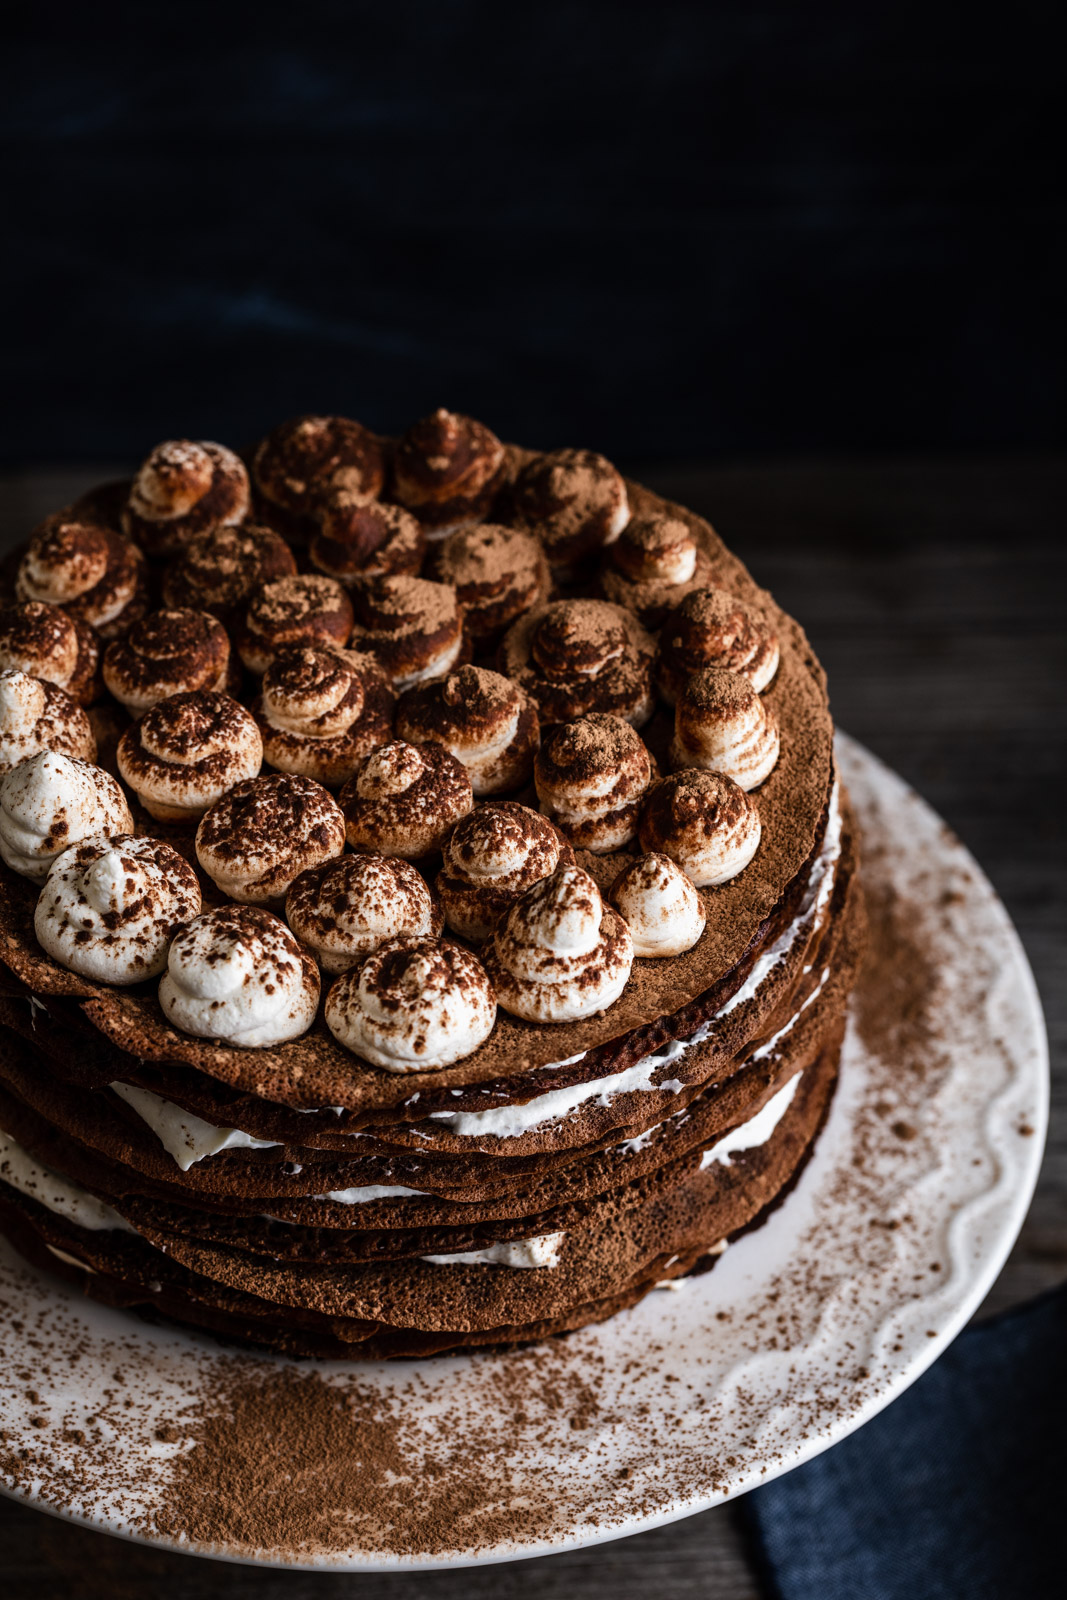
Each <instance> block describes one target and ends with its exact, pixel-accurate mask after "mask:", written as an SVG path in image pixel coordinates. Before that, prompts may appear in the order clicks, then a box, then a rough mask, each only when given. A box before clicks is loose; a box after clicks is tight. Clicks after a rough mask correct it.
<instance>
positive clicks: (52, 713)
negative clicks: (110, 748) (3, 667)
mask: <svg viewBox="0 0 1067 1600" xmlns="http://www.w3.org/2000/svg"><path fill="white" fill-rule="evenodd" d="M42 750H56V751H58V752H59V754H60V755H64V756H74V757H76V758H77V759H78V760H80V761H95V760H96V740H95V738H94V737H93V730H92V727H91V725H90V723H89V718H88V717H87V716H86V715H85V712H84V711H83V710H82V708H81V706H79V705H77V704H75V702H74V701H73V700H72V699H71V697H70V695H69V694H67V693H66V691H65V690H64V689H57V688H56V686H55V684H54V683H42V681H41V679H40V678H31V677H30V676H29V674H28V673H25V672H0V772H7V771H9V769H10V768H11V767H17V766H18V764H19V762H20V761H28V760H29V759H30V757H31V756H35V755H37V754H38V753H39V752H40V751H42Z"/></svg>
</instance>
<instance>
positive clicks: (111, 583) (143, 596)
mask: <svg viewBox="0 0 1067 1600" xmlns="http://www.w3.org/2000/svg"><path fill="white" fill-rule="evenodd" d="M15 593H16V595H17V596H18V598H19V599H20V600H42V601H45V602H46V603H47V604H49V605H54V606H62V608H63V610H64V611H66V612H67V613H68V615H69V616H71V617H73V618H74V619H75V620H76V621H78V622H84V623H87V624H88V626H89V627H90V628H95V629H96V631H97V633H98V634H99V635H100V637H101V638H102V639H117V638H118V636H119V635H120V634H121V633H125V631H126V629H127V628H129V627H130V626H131V624H132V623H134V622H136V621H137V619H138V617H143V616H144V614H145V612H146V611H147V609H148V578H147V568H146V566H145V559H144V556H143V555H142V554H141V552H140V550H138V548H137V546H136V545H134V544H131V543H130V541H129V540H128V539H124V538H123V537H122V535H121V534H120V533H115V532H114V531H113V530H112V529H111V528H103V527H97V526H95V525H94V524H92V523H88V522H77V521H73V520H71V519H70V518H69V517H67V516H65V515H64V513H63V512H61V511H60V512H57V513H56V515H55V516H53V517H48V518H46V520H45V521H44V522H42V523H41V524H40V525H39V526H38V527H37V528H35V529H34V531H33V533H32V534H31V535H30V542H29V547H28V548H27V550H26V554H25V555H24V556H23V558H22V562H21V564H20V566H19V570H18V576H17V577H16V579H15Z"/></svg>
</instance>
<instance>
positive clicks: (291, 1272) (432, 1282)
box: [0, 1021, 842, 1359]
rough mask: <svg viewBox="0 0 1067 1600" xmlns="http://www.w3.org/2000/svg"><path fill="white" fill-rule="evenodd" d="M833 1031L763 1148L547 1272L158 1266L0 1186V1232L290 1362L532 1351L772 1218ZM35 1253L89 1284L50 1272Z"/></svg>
mask: <svg viewBox="0 0 1067 1600" xmlns="http://www.w3.org/2000/svg"><path fill="white" fill-rule="evenodd" d="M841 1027H842V1024H841V1023H840V1021H839V1023H838V1027H837V1032H836V1035H835V1036H834V1037H833V1038H832V1039H830V1040H828V1041H827V1043H826V1045H825V1047H824V1049H823V1051H822V1053H821V1054H820V1056H819V1058H818V1060H817V1061H816V1063H815V1064H814V1065H813V1066H812V1067H811V1068H809V1069H808V1070H807V1071H806V1072H805V1073H804V1074H803V1075H802V1076H801V1078H800V1080H799V1083H798V1088H797V1091H796V1093H795V1094H794V1097H793V1100H792V1102H791V1104H790V1106H789V1108H788V1110H787V1112H786V1113H785V1115H784V1116H783V1117H782V1119H781V1121H780V1122H779V1124H778V1126H777V1128H776V1129H775V1132H774V1134H773V1135H772V1137H771V1138H770V1139H769V1140H768V1141H767V1142H766V1143H765V1144H763V1145H761V1146H760V1147H758V1148H757V1149H755V1150H752V1151H748V1152H744V1153H742V1154H738V1155H736V1156H735V1157H734V1158H733V1161H732V1164H731V1165H730V1166H728V1167H727V1166H720V1165H718V1164H712V1165H709V1166H708V1167H707V1168H706V1169H704V1170H701V1168H700V1157H699V1154H698V1153H696V1152H694V1153H693V1155H692V1157H691V1161H692V1168H691V1170H690V1172H689V1173H688V1175H687V1176H685V1177H683V1178H682V1179H681V1180H680V1181H679V1182H678V1183H677V1184H676V1185H675V1186H674V1187H673V1188H671V1189H670V1190H668V1191H665V1192H663V1193H658V1194H655V1193H653V1194H649V1193H643V1192H642V1186H641V1185H640V1184H636V1185H632V1186H631V1188H630V1190H629V1191H628V1192H627V1193H626V1195H625V1196H624V1197H623V1198H622V1199H621V1200H618V1201H615V1202H613V1215H612V1217H611V1225H610V1226H606V1225H605V1219H604V1217H603V1216H598V1217H597V1218H596V1219H592V1220H590V1221H589V1222H587V1223H586V1224H584V1225H583V1226H582V1227H580V1228H578V1229H576V1230H575V1231H574V1233H572V1234H571V1235H568V1236H567V1238H566V1239H565V1240H564V1243H563V1246H562V1249H561V1252H560V1261H559V1265H558V1267H556V1268H554V1269H552V1270H542V1271H516V1270H509V1269H507V1268H497V1267H486V1266H480V1265H479V1266H467V1265H450V1266H437V1265H432V1264H430V1263H426V1262H421V1261H405V1262H400V1263H387V1264H375V1265H372V1266H366V1267H355V1268H353V1267H348V1268H340V1267H331V1266H322V1265H316V1266H312V1267H304V1268H292V1267H289V1266H285V1265H280V1264H278V1263H264V1262H262V1261H256V1260H253V1259H252V1258H250V1257H248V1256H247V1255H245V1254H244V1253H243V1252H238V1251H235V1250H221V1249H218V1248H211V1247H207V1246H204V1245H201V1244H198V1243H194V1242H190V1241H188V1240H185V1239H183V1238H181V1237H179V1236H177V1235H164V1234H162V1233H160V1234H158V1235H157V1242H158V1243H159V1244H165V1245H166V1248H167V1254H166V1255H163V1254H161V1253H160V1252H159V1251H158V1250H155V1249H153V1248H152V1246H151V1245H150V1244H148V1243H147V1242H146V1241H145V1240H143V1239H140V1238H138V1237H136V1236H134V1235H130V1234H126V1233H118V1232H111V1231H106V1230H105V1231H100V1232H89V1231H87V1230H85V1229H79V1228H76V1227H74V1226H73V1225H72V1224H69V1223H67V1222H65V1220H64V1219H62V1218H60V1217H57V1216H55V1215H54V1214H53V1213H52V1212H49V1211H47V1210H45V1208H44V1207H42V1206H40V1205H38V1204H37V1203H36V1202H33V1201H31V1200H27V1199H26V1197H25V1196H22V1195H20V1194H18V1193H17V1192H16V1191H14V1190H13V1189H11V1188H10V1187H9V1186H7V1185H4V1184H2V1183H0V1222H2V1225H3V1229H4V1232H5V1233H7V1235H8V1236H9V1237H10V1238H11V1239H12V1240H13V1241H14V1242H15V1243H16V1245H17V1246H18V1247H19V1248H20V1249H22V1251H23V1253H24V1254H27V1255H29V1256H30V1257H31V1258H32V1259H36V1260H37V1261H39V1262H40V1264H42V1265H46V1266H51V1267H52V1269H53V1270H55V1269H56V1268H57V1267H59V1268H64V1269H66V1273H65V1275H67V1276H71V1277H73V1278H75V1279H76V1280H81V1281H83V1283H84V1287H85V1291H86V1293H87V1294H89V1295H92V1296H94V1297H97V1298H100V1299H102V1300H105V1301H106V1302H107V1303H109V1304H122V1305H125V1306H136V1307H138V1308H139V1309H144V1310H147V1311H148V1312H149V1314H151V1315H153V1316H156V1317H158V1316H164V1317H168V1318H173V1319H175V1320H178V1321H181V1322H183V1323H185V1324H186V1325H188V1326H191V1327H203V1328H211V1329H213V1330H214V1331H216V1332H220V1333H223V1334H226V1335H228V1336H230V1337H236V1338H240V1339H244V1340H248V1341H250V1342H253V1343H260V1344H267V1345H269V1346H270V1347H271V1348H274V1349H279V1350H284V1351H286V1352H288V1353H293V1354H314V1355H331V1356H345V1355H347V1356H351V1357H356V1358H374V1359H378V1358H383V1357H389V1356H402V1355H427V1354H432V1353H435V1352H438V1351H445V1350H450V1349H461V1348H471V1347H478V1346H487V1345H488V1346H494V1345H503V1344H510V1343H516V1342H523V1341H526V1340H530V1339H539V1338H543V1337H546V1336H548V1335H550V1334H554V1333H559V1332H565V1331H567V1330H568V1329H570V1328H573V1327H579V1326H583V1325H584V1324H586V1323H588V1322H591V1321H597V1320H600V1319H601V1318H603V1317H607V1316H610V1315H612V1314H614V1312H615V1311H617V1310H619V1309H621V1308H622V1307H623V1306H625V1305H629V1304H632V1303H633V1302H634V1301H636V1300H637V1299H639V1298H641V1296H642V1295H643V1294H645V1293H647V1291H648V1290H649V1289H651V1288H652V1287H653V1286H654V1285H655V1284H656V1283H657V1282H661V1281H665V1280H667V1279H670V1278H673V1277H676V1276H679V1275H681V1274H682V1273H684V1272H686V1271H688V1270H690V1269H691V1268H692V1267H693V1266H694V1265H695V1264H696V1262H697V1261H698V1260H699V1259H700V1258H701V1257H702V1256H704V1255H705V1254H706V1253H707V1251H708V1248H709V1242H710V1243H712V1244H713V1243H715V1242H716V1241H721V1240H723V1239H728V1238H729V1237H731V1236H732V1235H735V1234H736V1233H738V1232H740V1231H743V1230H744V1229H746V1228H747V1227H749V1226H750V1225H751V1224H752V1223H753V1222H754V1221H755V1220H756V1219H757V1218H758V1217H760V1215H761V1214H762V1213H764V1212H765V1211H766V1210H767V1208H768V1207H769V1206H770V1205H772V1204H773V1202H774V1201H775V1199H776V1197H777V1196H778V1195H779V1194H781V1192H782V1191H783V1189H784V1188H785V1187H786V1186H787V1185H788V1184H789V1182H790V1181H791V1179H792V1177H793V1175H794V1173H795V1172H796V1170H797V1169H798V1167H799V1166H800V1165H801V1163H802V1162H803V1159H804V1157H805V1154H806V1152H807V1150H808V1149H809V1147H810V1145H811V1142H812V1140H813V1139H814V1137H815V1134H816V1133H817V1131H818V1128H819V1126H820V1124H821V1121H822V1119H823V1117H824V1115H825V1111H826V1107H827V1104H828V1102H829V1098H830V1095H831V1093H832V1090H833V1086H834V1082H835V1078H836V1068H837V1057H838V1053H839V1048H840V1033H841ZM48 1245H50V1246H51V1247H52V1249H58V1250H60V1251H62V1252H63V1254H64V1256H66V1257H68V1258H73V1259H75V1260H77V1261H80V1262H82V1263H84V1267H85V1268H87V1269H91V1270H90V1271H85V1270H81V1271H79V1269H77V1268H75V1267H73V1266H71V1265H70V1264H69V1260H68V1261H66V1262H64V1261H62V1260H60V1261H57V1260H56V1258H55V1257H54V1256H51V1255H50V1254H49V1253H48V1252H47V1250H45V1249H43V1248H42V1246H48ZM182 1269H185V1270H184V1272H183V1270H182ZM446 1274H447V1277H445V1275H446ZM283 1318H284V1321H283V1320H282V1319H283Z"/></svg>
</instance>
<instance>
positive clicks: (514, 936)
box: [486, 866, 634, 1022]
mask: <svg viewBox="0 0 1067 1600" xmlns="http://www.w3.org/2000/svg"><path fill="white" fill-rule="evenodd" d="M633 959H634V949H633V941H632V939H631V938H630V930H629V929H628V928H627V926H626V923H625V922H624V921H623V919H622V918H621V917H620V916H619V915H618V913H617V912H616V911H614V910H613V909H612V908H611V907H610V906H605V904H604V902H603V901H602V900H601V898H600V890H599V889H598V888H597V886H596V882H595V880H594V879H593V878H591V877H590V876H589V874H588V872H583V871H582V869H581V868H580V867H575V866H562V867H557V868H556V871H555V872H553V873H552V874H551V875H550V876H549V877H547V878H543V879H542V880H541V882H540V883H536V884H535V885H534V887H533V888H532V889H528V890H527V892H526V893H525V894H524V895H522V897H521V898H520V899H519V900H517V901H516V902H515V904H514V905H513V906H512V908H511V910H510V911H509V912H508V913H507V915H506V916H505V917H504V919H503V921H502V922H501V923H500V924H499V925H498V927H497V929H496V931H495V932H494V934H493V936H492V939H491V941H490V943H489V946H488V951H487V955H486V970H487V971H488V973H489V976H490V978H491V979H492V982H493V986H494V988H495V989H496V994H497V999H498V1000H499V1002H500V1004H501V1005H502V1006H503V1007H504V1008H505V1010H507V1011H511V1012H513V1013H514V1014H515V1016H517V1017H524V1018H525V1019H526V1020H527V1021H529V1022H574V1021H576V1020H577V1019H578V1018H579V1017H587V1016H590V1015H592V1014H593V1013H594V1012H597V1011H606V1010H607V1009H608V1007H609V1006H610V1005H612V1004H613V1003H614V1002H615V1001H616V1000H617V999H618V998H619V996H620V995H621V993H622V991H623V989H624V988H625V987H626V980H627V979H628V978H629V976H630V968H631V967H632V966H633Z"/></svg>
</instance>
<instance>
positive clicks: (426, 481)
mask: <svg viewBox="0 0 1067 1600" xmlns="http://www.w3.org/2000/svg"><path fill="white" fill-rule="evenodd" d="M506 475H507V451H506V450H505V449H504V446H503V445H502V444H501V442H500V440H499V439H498V438H497V436H496V434H495V433H493V432H492V431H491V429H489V428H487V427H486V426H485V424H484V423H483V422H475V420H474V418H473V417H464V416H460V415H458V414H457V413H456V412H454V411H446V410H445V409H444V408H443V407H439V408H438V409H437V410H436V411H433V412H431V414H430V415H429V416H428V417H422V418H421V419H420V420H419V421H418V422H416V423H414V424H413V425H412V426H411V427H410V428H409V429H408V430H407V432H406V433H405V434H403V435H402V437H401V439H400V441H399V443H398V445H397V447H396V456H395V458H394V461H393V487H392V496H391V498H393V499H395V500H398V501H399V502H400V504H401V505H402V506H406V507H407V508H408V510H409V511H413V512H414V513H415V515H416V516H417V517H418V519H419V521H420V522H421V523H422V525H423V527H424V528H425V529H426V532H427V535H428V537H429V538H431V539H443V538H444V536H445V534H447V533H451V532H452V530H453V528H458V527H462V526H463V525H464V524H465V523H468V522H482V521H484V520H485V518H486V517H487V516H488V515H489V511H490V508H491V506H492V504H493V500H494V498H495V496H496V494H497V491H498V490H499V489H500V487H501V485H502V484H503V482H504V479H505V477H506Z"/></svg>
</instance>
